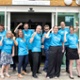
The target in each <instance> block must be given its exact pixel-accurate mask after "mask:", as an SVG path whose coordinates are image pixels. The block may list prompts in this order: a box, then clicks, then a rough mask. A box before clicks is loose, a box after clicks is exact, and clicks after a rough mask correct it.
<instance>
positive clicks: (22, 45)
mask: <svg viewBox="0 0 80 80" xmlns="http://www.w3.org/2000/svg"><path fill="white" fill-rule="evenodd" d="M14 42H15V45H16V46H18V61H19V63H18V77H20V78H22V77H23V76H22V75H21V67H23V71H22V74H24V75H26V66H27V64H28V48H27V39H26V38H25V37H24V34H23V31H22V30H19V31H18V37H17V38H16V41H15V39H14Z"/></svg>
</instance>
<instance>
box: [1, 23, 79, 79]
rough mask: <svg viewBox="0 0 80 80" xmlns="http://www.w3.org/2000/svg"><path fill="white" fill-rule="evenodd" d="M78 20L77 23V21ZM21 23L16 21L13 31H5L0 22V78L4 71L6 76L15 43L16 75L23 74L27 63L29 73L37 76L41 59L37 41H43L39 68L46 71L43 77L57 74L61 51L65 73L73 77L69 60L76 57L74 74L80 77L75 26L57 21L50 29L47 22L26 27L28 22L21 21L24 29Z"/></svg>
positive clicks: (20, 75)
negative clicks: (16, 47) (64, 59)
mask: <svg viewBox="0 0 80 80" xmlns="http://www.w3.org/2000/svg"><path fill="white" fill-rule="evenodd" d="M77 24H78V23H77ZM22 25H23V24H22V23H20V24H19V25H18V26H17V27H16V29H15V30H14V33H16V34H17V35H16V37H15V36H14V34H13V33H12V32H11V31H5V30H4V26H3V25H2V24H0V64H1V65H2V69H1V78H4V72H5V75H6V76H7V77H10V75H9V73H8V70H9V66H10V64H13V63H14V62H13V60H12V57H13V56H15V47H14V45H15V46H18V77H19V78H22V77H23V76H22V74H24V75H26V74H27V73H26V67H27V64H28V62H29V63H30V67H31V71H32V76H33V77H34V78H38V76H37V74H41V72H40V71H39V68H40V63H41V47H42V46H41V45H42V44H44V53H45V56H46V60H45V64H44V68H43V71H45V72H46V73H47V75H46V77H47V78H53V77H60V71H61V63H62V58H63V55H64V53H66V72H68V73H69V77H70V78H71V79H74V77H73V73H72V66H73V61H74V60H76V63H77V71H78V77H79V78H80V60H79V52H78V43H79V42H78V36H77V35H76V34H75V32H77V31H78V27H76V29H74V27H72V26H71V27H70V28H66V27H65V23H64V22H61V29H60V30H59V29H58V26H54V27H52V28H51V29H50V26H49V25H45V26H44V33H42V26H41V25H37V26H36V29H35V30H32V29H28V28H29V25H28V23H25V24H24V25H23V27H24V29H23V30H22V29H19V27H20V26H22Z"/></svg>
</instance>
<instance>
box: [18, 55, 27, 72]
mask: <svg viewBox="0 0 80 80" xmlns="http://www.w3.org/2000/svg"><path fill="white" fill-rule="evenodd" d="M18 61H19V63H18V73H21V67H22V68H23V71H26V67H27V64H28V55H25V56H18Z"/></svg>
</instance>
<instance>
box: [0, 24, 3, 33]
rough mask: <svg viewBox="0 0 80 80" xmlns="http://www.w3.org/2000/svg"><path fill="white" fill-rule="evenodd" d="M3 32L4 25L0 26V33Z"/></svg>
mask: <svg viewBox="0 0 80 80" xmlns="http://www.w3.org/2000/svg"><path fill="white" fill-rule="evenodd" d="M3 30H4V25H3V24H0V32H2V31H3Z"/></svg>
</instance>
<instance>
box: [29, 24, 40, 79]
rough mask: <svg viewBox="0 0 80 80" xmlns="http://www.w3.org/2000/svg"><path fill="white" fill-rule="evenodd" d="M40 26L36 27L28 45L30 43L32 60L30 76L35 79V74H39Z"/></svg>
mask: <svg viewBox="0 0 80 80" xmlns="http://www.w3.org/2000/svg"><path fill="white" fill-rule="evenodd" d="M41 29H42V28H41V26H40V25H38V26H37V27H36V31H35V32H34V33H33V35H32V37H31V39H30V43H32V44H31V45H32V60H33V70H32V71H33V72H32V76H33V77H34V78H37V75H36V73H40V72H39V68H40V59H41V53H40V52H41Z"/></svg>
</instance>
